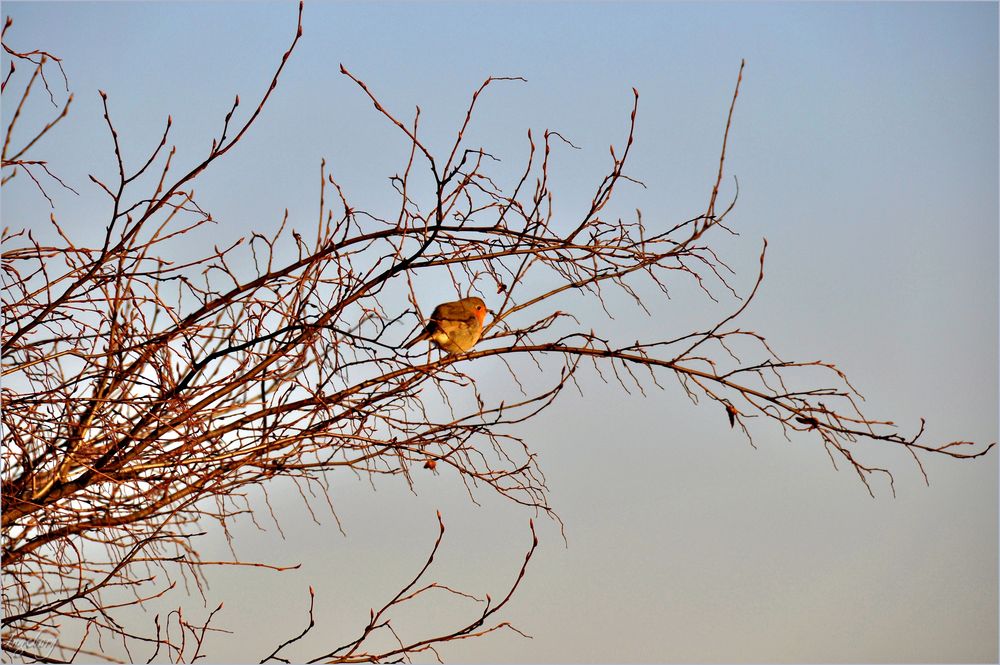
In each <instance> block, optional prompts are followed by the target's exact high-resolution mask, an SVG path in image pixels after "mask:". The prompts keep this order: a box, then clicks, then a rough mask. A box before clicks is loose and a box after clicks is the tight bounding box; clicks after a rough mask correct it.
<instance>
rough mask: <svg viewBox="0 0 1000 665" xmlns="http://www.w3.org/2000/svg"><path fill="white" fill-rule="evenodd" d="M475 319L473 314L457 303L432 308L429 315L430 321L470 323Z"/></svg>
mask: <svg viewBox="0 0 1000 665" xmlns="http://www.w3.org/2000/svg"><path fill="white" fill-rule="evenodd" d="M475 318H476V315H475V313H474V312H473V311H472V310H471V309H469V308H468V307H466V306H465V305H462V304H461V303H457V302H446V303H442V304H440V305H438V306H437V307H435V308H434V313H433V314H431V321H463V322H467V321H472V320H474V319H475Z"/></svg>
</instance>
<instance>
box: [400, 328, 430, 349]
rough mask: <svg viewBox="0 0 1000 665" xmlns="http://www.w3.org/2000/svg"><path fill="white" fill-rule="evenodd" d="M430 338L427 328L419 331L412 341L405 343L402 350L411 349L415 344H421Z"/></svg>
mask: <svg viewBox="0 0 1000 665" xmlns="http://www.w3.org/2000/svg"><path fill="white" fill-rule="evenodd" d="M430 337H431V332H430V330H428V329H427V328H424V329H423V330H422V331H420V334H419V335H417V336H416V337H414V338H413V339H411V340H410V341H409V342H407V343H406V344H404V345H403V348H404V349H409V348H412V347H413V346H414V345H415V344H417V343H419V342H422V341H424V340H425V339H430Z"/></svg>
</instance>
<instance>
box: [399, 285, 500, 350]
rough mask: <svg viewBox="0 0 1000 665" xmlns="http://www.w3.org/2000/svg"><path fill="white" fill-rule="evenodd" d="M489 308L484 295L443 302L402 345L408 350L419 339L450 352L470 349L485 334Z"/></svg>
mask: <svg viewBox="0 0 1000 665" xmlns="http://www.w3.org/2000/svg"><path fill="white" fill-rule="evenodd" d="M488 311H489V310H488V309H486V303H485V302H483V299H482V298H476V297H472V298H462V299H461V300H456V301H454V302H445V303H441V304H440V305H438V306H437V307H435V308H434V312H433V313H431V318H430V321H428V322H427V325H426V326H424V329H423V331H422V332H421V333H420V334H419V335H417V336H416V337H414V338H413V339H412V340H410V341H409V342H407V343H406V344H405V345H404V346H403V348H405V349H408V348H410V347H412V346H413V345H414V344H416V343H417V342H422V341H424V340H425V339H429V340H430V341H431V342H432V343H433V344H435V345H436V346H438V347H439V348H441V349H443V350H444V351H445V352H447V353H449V354H453V353H463V352H465V351H468V350H469V349H471V348H472V347H474V346H475V345H476V342H478V341H479V338H480V336H482V334H483V320H484V319H485V318H486V312H488Z"/></svg>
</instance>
